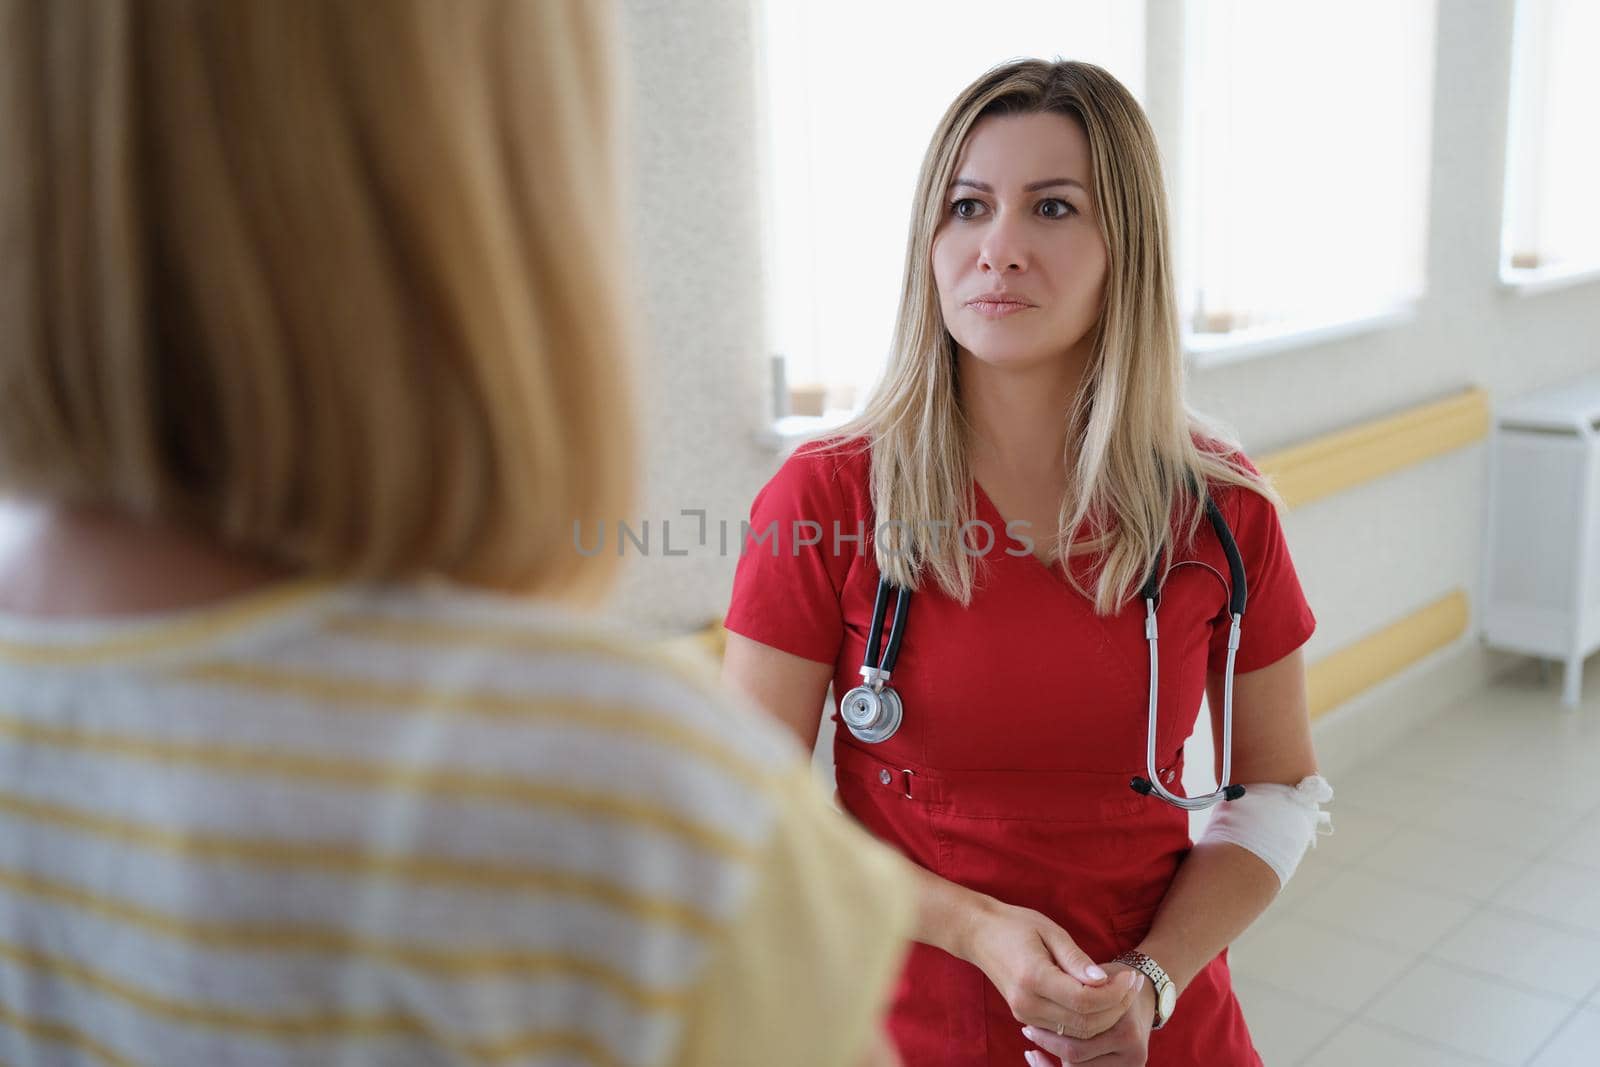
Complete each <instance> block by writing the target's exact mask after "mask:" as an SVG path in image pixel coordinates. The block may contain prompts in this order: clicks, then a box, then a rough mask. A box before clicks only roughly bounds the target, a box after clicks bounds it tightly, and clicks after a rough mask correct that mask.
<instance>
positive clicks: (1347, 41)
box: [1178, 0, 1435, 352]
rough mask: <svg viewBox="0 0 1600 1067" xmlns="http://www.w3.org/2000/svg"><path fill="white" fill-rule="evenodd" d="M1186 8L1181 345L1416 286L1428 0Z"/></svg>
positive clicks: (1263, 329) (1321, 314) (1317, 318)
mask: <svg viewBox="0 0 1600 1067" xmlns="http://www.w3.org/2000/svg"><path fill="white" fill-rule="evenodd" d="M1184 11H1185V14H1186V18H1187V21H1186V23H1185V37H1186V41H1187V44H1186V48H1187V55H1186V57H1185V61H1186V64H1187V65H1186V85H1187V91H1186V92H1185V93H1184V97H1185V101H1186V106H1185V116H1184V124H1183V126H1184V134H1183V157H1182V158H1183V164H1182V167H1181V173H1182V175H1183V181H1182V185H1183V188H1182V190H1181V197H1180V199H1179V204H1178V208H1179V210H1178V218H1179V222H1180V226H1181V229H1180V231H1179V232H1180V234H1181V239H1180V263H1179V271H1178V274H1179V286H1180V288H1179V293H1180V311H1181V314H1182V316H1183V322H1184V327H1185V334H1186V339H1185V343H1186V346H1187V347H1188V348H1189V349H1190V350H1191V351H1196V352H1204V351H1206V350H1207V348H1208V347H1211V346H1217V345H1218V344H1219V343H1220V344H1221V345H1223V346H1226V345H1230V344H1234V345H1239V344H1246V343H1248V342H1250V341H1251V340H1252V339H1257V338H1270V337H1272V336H1273V335H1275V334H1282V333H1285V332H1299V331H1324V332H1325V331H1328V330H1329V329H1331V328H1337V326H1338V324H1340V323H1352V322H1358V321H1362V320H1372V319H1375V318H1379V317H1382V316H1385V315H1390V314H1393V313H1395V312H1396V310H1397V309H1400V308H1404V307H1405V306H1407V305H1408V304H1409V303H1410V302H1412V301H1414V300H1415V299H1416V298H1417V297H1419V296H1420V295H1421V293H1422V291H1423V286H1424V274H1425V262H1426V248H1427V217H1428V212H1427V207H1428V168H1429V155H1430V140H1431V138H1430V132H1431V125H1430V120H1431V110H1432V103H1433V66H1434V59H1433V55H1434V17H1435V5H1434V3H1433V0H1398V2H1397V0H1342V2H1341V3H1338V4H1285V3H1281V2H1277V0H1193V2H1191V3H1189V4H1187V5H1185V8H1184Z"/></svg>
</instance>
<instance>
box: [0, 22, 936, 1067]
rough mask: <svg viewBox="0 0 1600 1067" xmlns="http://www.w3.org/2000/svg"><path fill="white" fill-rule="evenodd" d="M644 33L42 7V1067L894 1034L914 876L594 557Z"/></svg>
mask: <svg viewBox="0 0 1600 1067" xmlns="http://www.w3.org/2000/svg"><path fill="white" fill-rule="evenodd" d="M612 38H613V29H612V27H611V26H610V25H609V14H608V11H607V9H606V6H605V5H603V4H598V3H591V2H588V0H539V2H536V3H535V2H518V0H505V2H495V0H460V2H450V3H441V2H434V0H387V2H385V3H384V4H382V5H375V4H370V3H364V2H346V3H337V2H321V0H232V2H229V3H226V4H217V3H209V2H200V0H165V2H160V3H134V2H131V0H0V493H3V494H4V505H3V510H0V1062H3V1063H8V1064H47V1063H48V1064H58V1063H59V1064H68V1063H71V1064H76V1063H97V1064H115V1065H168V1064H224V1063H230V1064H231V1063H237V1064H244V1063H249V1064H254V1065H277V1064H284V1065H287V1064H319V1065H321V1064H339V1065H360V1064H384V1065H412V1064H416V1065H422V1064H444V1063H451V1064H455V1063H484V1064H552V1065H554V1064H597V1065H613V1064H617V1065H622V1064H697V1065H708V1067H712V1065H721V1064H730V1065H731V1064H757V1063H759V1064H780V1065H786V1064H793V1065H796V1067H799V1065H802V1064H803V1065H830V1064H837V1065H841V1067H853V1065H857V1064H863V1063H872V1064H879V1063H884V1062H892V1053H888V1052H887V1051H886V1049H885V1046H884V1045H883V1042H882V1040H881V1035H880V1033H879V1020H878V1014H879V1011H880V1010H881V1008H882V1006H883V998H884V996H885V995H886V993H887V988H888V985H889V982H890V981H891V979H892V976H893V974H894V973H895V972H896V970H897V968H898V965H899V962H900V956H901V952H902V945H903V940H904V938H905V936H906V934H907V933H908V931H909V929H910V925H911V922H912V915H911V914H910V910H911V908H912V907H913V904H912V898H911V895H910V891H909V886H908V883H907V881H906V877H907V876H906V872H905V871H903V870H902V869H901V867H900V861H899V860H898V859H897V858H896V857H894V856H893V855H891V854H889V853H887V852H886V851H883V850H881V849H879V848H878V847H877V846H876V845H875V844H873V843H872V842H870V841H869V840H868V839H867V838H866V837H865V836H864V835H863V834H862V833H861V832H859V831H858V830H857V829H856V828H855V827H854V826H853V825H851V824H848V823H846V822H845V821H844V820H843V819H842V818H840V817H839V816H838V815H837V814H836V813H835V812H833V811H832V810H830V809H829V808H828V806H827V804H826V802H825V800H821V799H819V797H818V795H817V793H816V790H815V789H814V787H813V786H812V785H811V784H810V782H809V780H808V777H807V770H806V768H805V766H804V763H803V760H802V759H801V755H800V753H799V751H798V749H797V748H795V747H794V746H793V745H792V744H791V743H790V742H789V741H787V740H786V738H785V736H783V735H782V734H781V733H780V731H778V730H777V729H776V728H775V727H774V728H772V729H758V728H757V725H758V724H755V723H753V722H752V721H751V719H750V717H749V716H748V715H740V714H739V711H738V709H729V708H728V707H727V706H726V704H725V700H726V698H724V697H723V696H722V695H721V694H720V693H719V692H718V691H717V690H716V688H715V683H714V681H713V680H712V675H711V673H710V671H709V668H707V667H705V666H704V665H701V664H698V663H693V662H688V661H679V660H676V659H673V658H670V657H668V656H667V655H666V654H664V653H659V652H656V651H653V650H652V649H651V648H650V647H649V646H646V645H643V644H641V643H639V642H637V641H635V640H633V639H631V638H630V637H629V636H628V635H627V634H626V632H625V631H623V630H622V629H620V628H618V627H616V626H614V625H611V624H608V623H606V622H605V621H604V620H603V617H602V615H601V614H599V613H597V612H596V611H595V608H597V607H599V606H603V600H604V594H605V590H606V588H607V584H608V581H609V579H610V574H609V570H608V568H609V565H608V561H607V559H606V558H605V557H604V556H597V557H594V558H584V557H582V556H581V555H580V554H579V553H577V552H576V551H575V550H574V549H573V547H572V544H571V541H570V532H571V530H572V528H573V523H574V521H580V522H593V521H597V520H603V519H607V518H610V519H613V520H614V519H615V518H616V517H618V516H619V515H621V514H623V513H624V509H625V506H626V504H627V501H628V499H629V493H630V483H631V479H630V470H631V467H632V463H633V453H632V442H631V441H630V438H629V427H630V425H631V424H632V422H633V420H632V419H631V418H630V416H629V411H630V407H629V398H628V396H627V391H626V385H627V382H628V378H629V375H628V369H627V366H628V359H629V349H630V331H631V326H630V321H629V309H630V307H631V306H632V304H633V301H632V300H631V299H630V296H629V291H628V279H627V277H626V271H625V270H624V269H623V268H624V266H625V264H626V259H627V255H626V242H625V233H624V229H625V228H624V227H623V226H622V225H621V223H620V222H619V219H620V218H621V217H622V216H623V215H624V212H623V210H622V209H623V206H624V203H625V192H624V190H623V189H622V188H621V187H620V184H619V172H620V170H621V168H620V166H619V164H618V161H617V158H616V157H617V150H616V141H617V140H618V127H619V124H618V122H617V120H616V118H615V117H614V111H615V107H616V98H617V96H618V89H617V86H616V84H615V82H614V79H613V71H612V67H611V59H610V53H611V48H612V44H611V42H612ZM613 562H614V561H613ZM734 718H737V720H738V721H737V723H736V724H735V723H734V722H733V721H732V720H733V719H734Z"/></svg>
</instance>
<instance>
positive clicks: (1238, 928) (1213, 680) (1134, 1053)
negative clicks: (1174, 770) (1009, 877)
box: [1029, 650, 1317, 1063]
mask: <svg viewBox="0 0 1600 1067" xmlns="http://www.w3.org/2000/svg"><path fill="white" fill-rule="evenodd" d="M1222 684H1223V679H1222V675H1220V674H1214V675H1212V676H1211V677H1209V678H1208V679H1207V685H1206V695H1207V701H1206V702H1207V705H1208V706H1209V707H1210V708H1212V709H1213V710H1212V722H1211V734H1212V738H1213V740H1214V742H1215V747H1214V751H1215V752H1216V753H1217V765H1216V773H1217V774H1218V775H1219V776H1220V775H1221V773H1222V757H1221V753H1222V710H1221V709H1222V695H1223V694H1222ZM1316 773H1317V760H1316V754H1315V752H1314V751H1313V750H1312V746H1311V722H1310V717H1309V715H1308V714H1307V710H1306V671H1305V660H1304V658H1303V657H1302V656H1301V654H1300V652H1299V651H1298V650H1297V651H1295V652H1292V653H1290V654H1289V655H1287V656H1285V657H1283V658H1282V659H1280V660H1279V661H1278V662H1276V663H1274V664H1271V665H1270V666H1267V667H1262V668H1261V669H1259V670H1255V671H1251V672H1249V673H1248V674H1240V675H1236V676H1235V677H1234V684H1233V769H1232V774H1231V775H1230V779H1231V781H1232V782H1233V783H1235V784H1243V783H1251V782H1254V783H1268V782H1276V783H1282V784H1284V785H1287V786H1291V787H1292V786H1294V785H1296V784H1298V783H1299V782H1300V780H1301V779H1303V778H1305V777H1307V776H1309V775H1313V774H1316ZM1279 888H1280V886H1279V882H1278V875H1277V873H1276V872H1275V871H1274V870H1273V868H1272V867H1270V866H1269V865H1268V864H1267V863H1266V862H1265V861H1264V860H1262V859H1260V858H1259V857H1258V856H1256V854H1255V853H1253V852H1250V851H1248V850H1247V849H1244V848H1242V847H1240V846H1238V845H1235V844H1232V843H1231V842H1224V841H1205V842H1200V843H1197V844H1196V845H1195V847H1194V848H1193V849H1191V850H1190V852H1189V854H1188V856H1187V857H1185V859H1184V861H1183V863H1182V865H1181V866H1179V868H1178V872H1177V874H1176V875H1175V876H1174V878H1173V881H1172V885H1171V887H1170V888H1169V889H1168V890H1167V895H1166V897H1165V899H1163V900H1162V902H1161V908H1160V910H1159V911H1157V913H1156V917H1155V921H1154V922H1153V923H1152V924H1151V927H1150V932H1149V934H1147V935H1146V936H1145V939H1144V940H1143V941H1142V942H1140V944H1139V946H1138V948H1139V951H1141V952H1143V953H1144V954H1145V955H1147V956H1149V957H1150V958H1151V959H1153V960H1155V961H1156V963H1158V964H1159V965H1160V966H1161V968H1162V969H1163V970H1164V971H1166V972H1167V977H1168V978H1170V979H1171V980H1172V982H1173V984H1174V985H1175V986H1176V987H1177V991H1178V994H1179V995H1178V1003H1177V1008H1176V1009H1175V1010H1174V1015H1175V1016H1181V1015H1182V1014H1183V991H1184V990H1185V989H1186V988H1188V986H1189V983H1190V982H1192V981H1194V978H1195V976H1196V975H1197V974H1199V973H1200V971H1201V970H1202V969H1203V968H1204V967H1205V966H1206V964H1208V963H1210V962H1211V961H1212V960H1213V959H1215V958H1216V956H1217V954H1218V953H1220V952H1221V951H1222V950H1223V949H1224V948H1226V947H1228V945H1229V944H1230V943H1231V942H1232V941H1233V940H1234V939H1235V938H1237V937H1238V936H1239V935H1240V934H1242V933H1244V931H1245V930H1246V929H1248V928H1249V926H1250V924H1251V923H1253V922H1255V920H1256V919H1257V918H1258V917H1259V916H1260V915H1261V913H1262V912H1264V911H1265V910H1266V909H1267V906H1268V905H1270V904H1271V903H1272V901H1273V899H1274V898H1275V897H1276V896H1277V895H1278V890H1279ZM1124 968H1125V965H1124V964H1120V963H1116V964H1107V965H1106V969H1107V970H1108V971H1109V970H1113V969H1117V970H1121V969H1124ZM1138 1005H1139V1008H1138V1010H1137V1011H1130V1012H1129V1013H1128V1015H1127V1016H1125V1017H1123V1018H1122V1019H1120V1020H1118V1021H1117V1023H1116V1024H1115V1025H1114V1026H1112V1027H1111V1028H1110V1029H1108V1030H1107V1031H1105V1032H1104V1033H1102V1034H1099V1035H1096V1036H1094V1037H1091V1038H1088V1039H1073V1038H1058V1037H1057V1036H1056V1035H1055V1034H1051V1033H1035V1034H1031V1035H1030V1038H1031V1040H1032V1041H1033V1043H1034V1044H1036V1045H1038V1046H1039V1047H1040V1048H1042V1049H1045V1050H1046V1051H1048V1052H1051V1053H1053V1054H1055V1055H1056V1056H1058V1057H1061V1058H1062V1062H1063V1063H1067V1062H1073V1063H1077V1062H1082V1061H1083V1060H1085V1059H1090V1058H1093V1059H1099V1058H1101V1057H1105V1061H1106V1062H1107V1063H1143V1062H1145V1053H1146V1050H1147V1046H1148V1042H1149V1039H1150V1028H1151V1025H1152V1023H1153V1022H1154V1020H1155V1010H1156V993H1155V987H1154V986H1153V985H1152V984H1151V983H1149V982H1143V983H1142V985H1141V987H1140V990H1139V994H1138ZM1036 1062H1039V1061H1036V1060H1035V1059H1033V1058H1030V1059H1029V1063H1036Z"/></svg>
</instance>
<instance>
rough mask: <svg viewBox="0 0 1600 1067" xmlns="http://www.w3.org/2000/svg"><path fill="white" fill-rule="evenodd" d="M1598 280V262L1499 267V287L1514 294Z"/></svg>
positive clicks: (1526, 293)
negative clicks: (1531, 267) (1515, 268)
mask: <svg viewBox="0 0 1600 1067" xmlns="http://www.w3.org/2000/svg"><path fill="white" fill-rule="evenodd" d="M1597 281H1600V263H1578V264H1571V265H1560V266H1552V267H1534V268H1533V269H1532V270H1513V269H1512V268H1510V267H1501V268H1500V288H1502V289H1504V290H1505V291H1506V292H1508V293H1511V294H1513V295H1515V296H1532V295H1533V294H1534V293H1548V292H1551V291H1552V290H1555V289H1566V288H1569V287H1571V286H1574V285H1584V284H1586V283H1589V282H1597Z"/></svg>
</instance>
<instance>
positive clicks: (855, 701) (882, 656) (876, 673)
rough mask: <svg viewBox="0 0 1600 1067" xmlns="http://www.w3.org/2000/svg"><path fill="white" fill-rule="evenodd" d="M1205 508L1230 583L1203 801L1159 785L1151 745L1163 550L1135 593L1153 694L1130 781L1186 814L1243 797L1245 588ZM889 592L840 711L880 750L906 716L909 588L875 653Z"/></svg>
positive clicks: (1211, 509)
mask: <svg viewBox="0 0 1600 1067" xmlns="http://www.w3.org/2000/svg"><path fill="white" fill-rule="evenodd" d="M1204 509H1205V515H1206V518H1207V519H1208V520H1209V522H1210V524H1211V529H1212V530H1213V531H1214V532H1215V533H1216V535H1217V540H1218V542H1219V543H1220V544H1221V545H1222V552H1223V555H1224V556H1226V557H1227V560H1228V574H1229V577H1230V579H1231V580H1230V582H1229V583H1228V617H1229V628H1228V659H1227V666H1226V669H1225V671H1224V676H1223V677H1224V681H1223V713H1222V776H1221V782H1220V784H1219V785H1218V787H1217V789H1216V790H1215V791H1213V792H1211V793H1207V794H1204V795H1203V796H1198V797H1181V796H1178V795H1176V794H1174V793H1173V792H1171V791H1170V790H1168V789H1167V788H1166V787H1165V786H1163V785H1162V784H1161V781H1160V778H1159V777H1158V776H1157V774H1156V764H1155V756H1156V752H1155V747H1156V733H1157V730H1158V727H1159V719H1158V711H1157V703H1158V696H1159V693H1158V687H1157V682H1158V679H1159V676H1160V654H1159V651H1158V646H1157V641H1158V632H1157V625H1156V608H1157V606H1158V605H1159V603H1160V600H1161V584H1160V583H1161V575H1162V564H1163V562H1164V560H1165V552H1164V551H1158V552H1157V553H1156V560H1155V565H1154V566H1153V567H1152V568H1151V570H1150V576H1149V577H1148V578H1147V579H1146V580H1145V583H1144V585H1143V587H1142V588H1141V589H1140V594H1139V595H1140V596H1141V597H1142V598H1143V600H1144V602H1145V638H1146V640H1147V642H1148V643H1149V646H1150V690H1149V707H1148V722H1147V725H1146V744H1145V771H1146V775H1145V776H1142V777H1135V778H1134V779H1133V780H1132V782H1130V783H1129V784H1130V785H1131V786H1132V788H1133V789H1134V791H1135V792H1138V793H1142V794H1144V795H1146V796H1150V795H1152V794H1153V795H1155V796H1156V797H1157V798H1159V799H1161V800H1164V801H1166V802H1167V803H1169V804H1171V805H1173V806H1175V807H1179V808H1182V809H1184V810H1186V811H1199V810H1202V809H1204V808H1209V807H1211V806H1212V805H1213V804H1216V803H1218V802H1219V801H1223V800H1237V799H1239V798H1240V797H1242V796H1244V786H1241V785H1231V784H1229V782H1228V778H1229V776H1230V775H1231V773H1232V770H1233V667H1234V658H1235V656H1236V655H1237V653H1238V651H1239V633H1240V624H1241V622H1242V620H1243V618H1244V609H1245V601H1246V598H1247V596H1248V587H1247V585H1246V582H1245V573H1244V560H1243V558H1242V557H1241V556H1240V555H1239V546H1238V544H1237V543H1236V542H1235V541H1234V537H1233V531H1232V530H1231V529H1229V527H1228V523H1227V520H1225V519H1224V518H1223V517H1222V512H1221V511H1220V510H1219V509H1218V508H1217V505H1216V503H1215V502H1214V501H1213V500H1212V499H1211V498H1210V496H1207V497H1205V499H1204ZM1185 562H1189V561H1185ZM1177 566H1182V563H1179V564H1174V567H1177ZM1207 569H1210V568H1207ZM1219 577H1220V576H1219ZM892 588H897V587H895V586H894V585H893V583H891V582H890V580H889V579H888V578H887V577H880V578H879V579H878V591H877V594H876V595H875V596H874V597H873V601H872V623H871V626H870V627H869V629H868V632H867V648H866V656H865V660H864V662H863V663H862V666H861V679H862V684H861V685H858V686H856V687H855V688H854V689H852V690H850V691H849V692H848V693H846V694H845V695H844V698H843V699H842V700H840V701H839V713H840V717H841V718H842V719H843V720H844V723H845V726H846V727H847V728H848V729H849V730H850V733H851V734H852V735H854V736H855V737H856V738H857V739H858V740H861V741H865V742H867V743H869V744H877V743H879V742H882V741H886V740H888V739H889V738H890V737H893V736H894V734H895V732H896V731H898V730H899V729H900V723H901V721H902V719H903V717H904V708H903V706H902V704H901V701H900V695H899V694H898V693H896V692H895V690H894V689H893V688H892V687H891V686H890V685H889V684H888V683H889V679H890V677H891V674H892V672H893V671H894V666H895V663H896V661H897V660H898V659H899V657H900V646H901V643H902V642H903V641H904V640H905V631H906V616H907V613H908V610H909V608H910V605H911V590H910V589H905V588H897V595H896V598H895V609H894V621H893V622H892V623H891V624H890V627H889V643H888V646H887V647H886V648H883V649H882V650H881V652H880V649H879V645H880V643H881V642H882V639H883V623H884V619H885V618H886V616H887V614H888V607H889V591H890V590H891V589H892Z"/></svg>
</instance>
